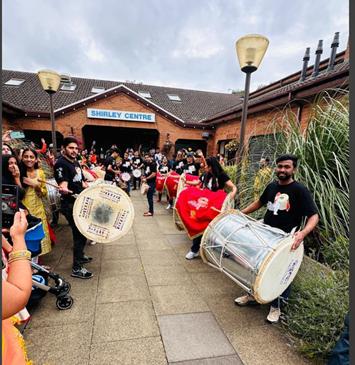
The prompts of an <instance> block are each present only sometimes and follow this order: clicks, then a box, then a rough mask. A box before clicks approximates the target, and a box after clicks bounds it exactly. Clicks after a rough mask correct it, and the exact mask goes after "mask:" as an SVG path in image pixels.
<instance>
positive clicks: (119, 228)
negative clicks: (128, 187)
mask: <svg viewBox="0 0 355 365" xmlns="http://www.w3.org/2000/svg"><path fill="white" fill-rule="evenodd" d="M73 216H74V221H75V224H76V226H77V228H78V229H79V231H80V232H81V233H82V234H83V235H84V236H85V237H86V238H88V239H89V240H92V241H96V242H102V243H108V242H112V241H115V240H117V239H119V238H121V237H122V236H124V235H125V234H126V233H128V231H129V230H130V228H131V226H132V223H133V219H134V208H133V204H132V202H131V199H130V198H129V197H128V195H127V194H126V193H125V192H124V191H123V190H122V189H120V188H118V187H117V186H115V185H109V184H105V183H102V184H98V185H96V186H91V187H89V188H87V189H85V190H83V191H82V192H81V193H80V194H79V195H78V196H77V198H76V200H75V203H74V208H73Z"/></svg>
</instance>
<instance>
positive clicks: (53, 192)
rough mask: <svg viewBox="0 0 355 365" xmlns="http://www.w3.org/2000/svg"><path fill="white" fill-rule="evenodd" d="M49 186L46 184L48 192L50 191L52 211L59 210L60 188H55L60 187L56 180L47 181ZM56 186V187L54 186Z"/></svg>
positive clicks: (49, 197) (49, 198)
mask: <svg viewBox="0 0 355 365" xmlns="http://www.w3.org/2000/svg"><path fill="white" fill-rule="evenodd" d="M46 181H47V182H48V184H46V187H47V191H48V200H49V203H50V205H51V209H52V210H54V211H55V210H59V208H60V194H59V191H58V188H55V187H54V186H58V184H57V182H56V180H55V179H47V180H46ZM52 185H54V186H52Z"/></svg>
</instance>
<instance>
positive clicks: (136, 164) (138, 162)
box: [132, 151, 143, 190]
mask: <svg viewBox="0 0 355 365" xmlns="http://www.w3.org/2000/svg"><path fill="white" fill-rule="evenodd" d="M132 167H133V170H135V169H139V170H141V169H142V168H143V160H142V158H141V157H140V155H139V152H138V151H135V152H134V156H133V159H132ZM137 184H138V188H140V186H141V179H140V177H134V176H133V190H136V189H137Z"/></svg>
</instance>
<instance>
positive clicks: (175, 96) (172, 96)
mask: <svg viewBox="0 0 355 365" xmlns="http://www.w3.org/2000/svg"><path fill="white" fill-rule="evenodd" d="M168 98H169V99H170V100H171V101H181V99H180V96H179V95H175V94H168Z"/></svg>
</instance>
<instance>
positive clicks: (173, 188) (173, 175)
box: [165, 171, 180, 199]
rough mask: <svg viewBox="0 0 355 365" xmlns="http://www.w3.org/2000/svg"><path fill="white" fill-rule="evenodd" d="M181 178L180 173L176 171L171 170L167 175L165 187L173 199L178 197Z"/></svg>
mask: <svg viewBox="0 0 355 365" xmlns="http://www.w3.org/2000/svg"><path fill="white" fill-rule="evenodd" d="M179 180H180V175H179V174H178V173H177V172H175V171H171V172H170V173H169V174H168V176H167V177H166V179H165V188H166V192H167V195H168V197H169V199H173V198H175V197H176V193H177V188H178V185H179Z"/></svg>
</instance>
